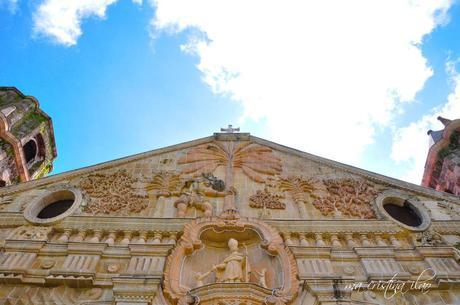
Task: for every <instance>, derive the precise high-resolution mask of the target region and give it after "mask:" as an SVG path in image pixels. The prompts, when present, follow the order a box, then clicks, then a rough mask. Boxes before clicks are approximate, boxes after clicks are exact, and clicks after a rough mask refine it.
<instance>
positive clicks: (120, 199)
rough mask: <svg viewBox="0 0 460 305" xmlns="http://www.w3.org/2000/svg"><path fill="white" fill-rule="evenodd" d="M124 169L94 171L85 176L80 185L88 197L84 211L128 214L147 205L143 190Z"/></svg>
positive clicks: (136, 211)
mask: <svg viewBox="0 0 460 305" xmlns="http://www.w3.org/2000/svg"><path fill="white" fill-rule="evenodd" d="M136 184H137V181H136V180H135V179H134V178H133V177H131V175H129V174H128V173H127V172H126V171H125V170H118V171H116V172H114V173H111V174H103V173H96V174H92V175H89V176H86V177H85V178H83V179H82V181H81V182H80V187H81V188H82V189H83V190H85V192H86V193H87V194H88V196H89V197H90V202H89V204H88V205H87V206H86V207H85V208H84V211H85V212H87V213H91V214H112V215H128V214H130V213H139V212H141V211H142V210H144V209H145V208H146V207H147V200H145V198H146V197H147V194H146V192H145V190H143V189H141V188H138V187H137V185H136Z"/></svg>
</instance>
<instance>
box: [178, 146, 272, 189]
mask: <svg viewBox="0 0 460 305" xmlns="http://www.w3.org/2000/svg"><path fill="white" fill-rule="evenodd" d="M178 164H180V165H183V167H182V172H183V173H185V174H195V175H196V174H200V173H212V172H214V170H215V169H216V168H217V167H218V166H220V165H223V166H226V167H227V168H228V169H229V171H227V173H226V174H227V175H233V173H232V172H231V171H232V170H233V169H234V168H241V170H242V171H243V172H244V173H245V174H246V175H247V176H248V177H249V178H251V179H252V180H254V181H256V182H264V181H265V177H264V176H265V175H276V174H279V173H280V172H281V160H280V159H279V158H277V157H275V156H274V155H273V152H272V150H271V148H269V147H265V146H261V145H258V144H254V143H251V142H243V143H238V142H234V141H231V142H214V143H209V144H204V145H200V146H197V147H194V148H192V149H191V150H189V151H188V152H187V153H186V154H185V155H184V156H183V157H182V158H180V159H179V161H178ZM229 180H231V181H232V182H233V179H230V177H228V176H227V177H226V182H227V183H228V181H229Z"/></svg>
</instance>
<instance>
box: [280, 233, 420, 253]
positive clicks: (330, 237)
mask: <svg viewBox="0 0 460 305" xmlns="http://www.w3.org/2000/svg"><path fill="white" fill-rule="evenodd" d="M281 236H282V238H283V240H284V242H285V244H286V245H287V246H289V247H330V248H337V249H352V248H355V247H401V246H407V247H412V246H414V241H413V240H410V239H409V238H408V237H407V236H405V235H404V234H400V233H398V234H393V233H385V234H384V233H333V232H332V233H330V232H327V233H321V232H316V233H312V232H307V233H297V232H296V233H291V232H282V233H281Z"/></svg>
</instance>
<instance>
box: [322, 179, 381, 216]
mask: <svg viewBox="0 0 460 305" xmlns="http://www.w3.org/2000/svg"><path fill="white" fill-rule="evenodd" d="M323 183H324V185H325V186H326V189H327V195H326V196H322V197H320V198H318V199H317V200H315V201H314V202H313V205H314V206H315V207H316V208H317V209H319V210H320V211H321V214H323V215H324V216H349V217H353V218H361V219H374V218H376V216H375V212H374V210H373V208H372V204H371V202H372V201H373V200H374V199H375V197H377V194H378V192H377V190H375V188H374V187H373V186H372V185H371V184H370V183H368V182H367V181H365V180H362V179H352V178H345V179H327V180H323Z"/></svg>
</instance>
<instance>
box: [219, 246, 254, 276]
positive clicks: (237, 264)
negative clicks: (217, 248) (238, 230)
mask: <svg viewBox="0 0 460 305" xmlns="http://www.w3.org/2000/svg"><path fill="white" fill-rule="evenodd" d="M228 248H229V249H230V251H231V253H230V255H229V256H227V257H226V258H225V259H224V261H223V262H222V263H221V264H218V265H215V266H214V267H213V268H212V269H213V270H214V271H215V273H216V279H217V282H220V283H241V282H248V281H249V272H250V268H249V262H248V256H247V253H246V254H242V253H240V252H238V241H237V240H236V239H233V238H230V239H229V240H228Z"/></svg>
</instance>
